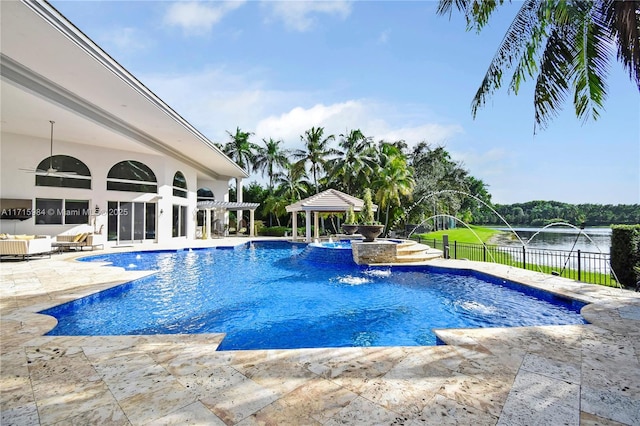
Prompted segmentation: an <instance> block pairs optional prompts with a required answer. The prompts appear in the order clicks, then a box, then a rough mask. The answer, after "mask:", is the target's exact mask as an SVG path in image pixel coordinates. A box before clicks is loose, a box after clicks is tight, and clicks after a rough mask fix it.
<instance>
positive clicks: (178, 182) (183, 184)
mask: <svg viewBox="0 0 640 426" xmlns="http://www.w3.org/2000/svg"><path fill="white" fill-rule="evenodd" d="M173 195H174V196H176V197H182V198H187V179H185V177H184V175H183V174H182V172H176V174H175V175H173Z"/></svg>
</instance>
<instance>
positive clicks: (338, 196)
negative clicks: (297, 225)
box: [286, 189, 378, 213]
mask: <svg viewBox="0 0 640 426" xmlns="http://www.w3.org/2000/svg"><path fill="white" fill-rule="evenodd" d="M363 205H364V201H363V200H361V199H360V198H356V197H353V196H351V195H349V194H345V193H344V192H341V191H338V190H337V189H327V190H326V191H323V192H320V193H319V194H316V195H313V196H311V197H309V198H305V199H304V200H300V201H298V202H296V203H293V204H290V205H288V206H287V207H286V209H287V212H289V213H291V212H299V211H317V212H346V211H347V210H349V208H353V211H356V212H357V211H361V210H362V207H363ZM377 209H378V206H377V205H375V204H374V205H373V210H374V211H376V210H377Z"/></svg>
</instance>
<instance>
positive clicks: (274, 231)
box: [258, 226, 291, 237]
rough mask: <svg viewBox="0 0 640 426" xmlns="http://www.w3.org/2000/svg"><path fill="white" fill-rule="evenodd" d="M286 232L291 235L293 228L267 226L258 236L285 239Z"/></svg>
mask: <svg viewBox="0 0 640 426" xmlns="http://www.w3.org/2000/svg"><path fill="white" fill-rule="evenodd" d="M285 232H287V233H288V235H291V228H287V227H286V226H266V227H263V228H261V229H260V231H259V233H258V235H262V236H264V237H284V233H285Z"/></svg>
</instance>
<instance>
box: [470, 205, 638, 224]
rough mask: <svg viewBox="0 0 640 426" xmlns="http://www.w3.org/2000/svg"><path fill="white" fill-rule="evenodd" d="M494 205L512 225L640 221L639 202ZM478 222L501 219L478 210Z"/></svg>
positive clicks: (635, 222) (484, 222)
mask: <svg viewBox="0 0 640 426" xmlns="http://www.w3.org/2000/svg"><path fill="white" fill-rule="evenodd" d="M493 208H494V209H495V210H496V211H497V212H498V213H500V215H501V216H503V217H504V218H505V219H506V220H507V222H509V223H510V224H511V225H524V226H545V225H548V224H549V223H553V222H567V223H571V224H572V225H576V226H580V225H585V226H609V225H612V224H621V225H624V224H628V225H631V224H638V223H640V205H638V204H618V205H612V204H606V205H605V204H568V203H562V202H559V201H529V202H527V203H516V204H496V205H494V206H493ZM476 219H477V223H482V224H497V223H501V220H500V218H498V217H497V216H496V215H495V214H493V213H492V212H491V211H483V212H478V213H477V215H476Z"/></svg>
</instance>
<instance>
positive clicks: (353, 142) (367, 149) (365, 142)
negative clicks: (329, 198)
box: [329, 130, 377, 194]
mask: <svg viewBox="0 0 640 426" xmlns="http://www.w3.org/2000/svg"><path fill="white" fill-rule="evenodd" d="M340 137H341V140H340V142H339V143H338V145H339V147H340V148H342V150H336V155H337V157H336V158H335V159H333V160H331V161H330V165H329V175H330V177H331V181H332V183H333V184H335V185H336V186H338V189H340V190H342V191H344V192H346V193H348V194H352V193H355V192H356V191H357V189H358V188H363V187H365V186H367V184H368V180H369V178H370V177H371V175H372V173H373V170H374V169H375V167H376V160H377V158H376V150H375V146H373V144H372V139H371V138H370V137H366V136H365V135H364V134H362V132H361V131H360V130H351V131H350V132H349V133H347V134H346V135H344V134H341V135H340Z"/></svg>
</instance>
